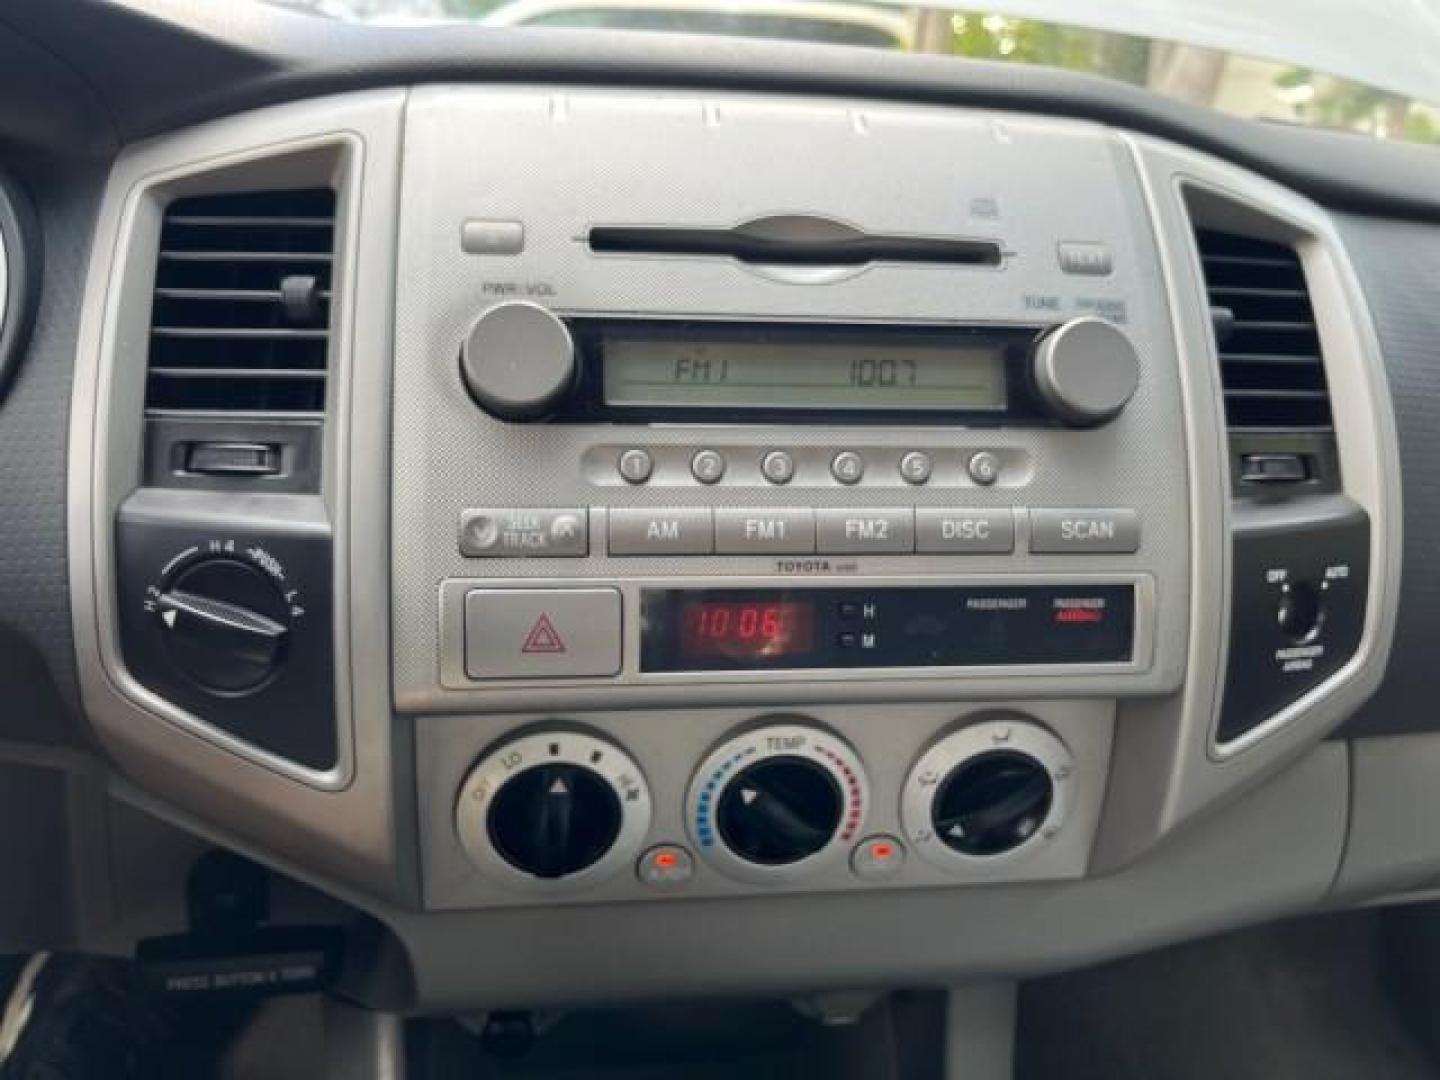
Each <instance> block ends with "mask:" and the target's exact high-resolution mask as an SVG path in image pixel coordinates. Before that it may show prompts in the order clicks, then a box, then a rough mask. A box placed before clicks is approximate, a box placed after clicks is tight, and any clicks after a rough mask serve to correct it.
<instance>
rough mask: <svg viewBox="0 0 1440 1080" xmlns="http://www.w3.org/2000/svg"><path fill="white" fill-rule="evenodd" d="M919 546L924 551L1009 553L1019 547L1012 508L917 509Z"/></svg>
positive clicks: (964, 553) (938, 552) (916, 520)
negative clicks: (1016, 545) (1016, 543)
mask: <svg viewBox="0 0 1440 1080" xmlns="http://www.w3.org/2000/svg"><path fill="white" fill-rule="evenodd" d="M915 550H916V551H918V552H920V553H921V554H922V555H951V554H958V555H1008V554H1010V552H1012V551H1014V550H1015V517H1014V515H1013V514H1011V512H1010V511H1009V510H931V509H928V508H921V509H919V510H916V511H915Z"/></svg>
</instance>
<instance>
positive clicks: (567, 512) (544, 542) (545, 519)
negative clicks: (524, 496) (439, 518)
mask: <svg viewBox="0 0 1440 1080" xmlns="http://www.w3.org/2000/svg"><path fill="white" fill-rule="evenodd" d="M589 550H590V524H589V515H588V513H587V512H586V511H585V510H584V509H583V508H580V507H577V508H575V509H559V510H549V509H517V508H510V509H487V510H465V511H462V512H461V514H460V554H461V555H464V556H466V557H467V558H471V559H527V558H547V559H554V558H567V559H575V558H579V557H580V556H582V555H585V554H586V553H587V552H588V551H589Z"/></svg>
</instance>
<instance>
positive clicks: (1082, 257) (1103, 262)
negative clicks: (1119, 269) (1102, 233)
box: [1056, 241, 1112, 277]
mask: <svg viewBox="0 0 1440 1080" xmlns="http://www.w3.org/2000/svg"><path fill="white" fill-rule="evenodd" d="M1056 251H1057V253H1058V255H1059V258H1060V269H1061V270H1063V271H1064V272H1065V273H1067V274H1081V275H1084V276H1086V277H1105V276H1106V275H1107V274H1109V273H1110V271H1111V269H1112V265H1111V261H1110V249H1109V248H1108V247H1106V246H1105V245H1104V244H1099V243H1089V242H1080V241H1066V242H1063V243H1061V244H1059V245H1058V246H1057V248H1056Z"/></svg>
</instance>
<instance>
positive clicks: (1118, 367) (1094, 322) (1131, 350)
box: [1031, 316, 1140, 427]
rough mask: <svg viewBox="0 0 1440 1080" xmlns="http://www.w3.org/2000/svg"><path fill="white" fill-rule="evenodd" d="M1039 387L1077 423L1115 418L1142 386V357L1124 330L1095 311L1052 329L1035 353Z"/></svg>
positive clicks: (1056, 410)
mask: <svg viewBox="0 0 1440 1080" xmlns="http://www.w3.org/2000/svg"><path fill="white" fill-rule="evenodd" d="M1031 372H1032V374H1033V375H1034V379H1035V389H1036V390H1037V391H1038V392H1039V394H1040V399H1041V401H1042V402H1044V404H1045V406H1046V408H1047V409H1049V411H1050V412H1051V413H1052V414H1053V415H1054V417H1055V418H1056V419H1057V420H1059V421H1061V422H1062V423H1065V424H1069V425H1070V426H1071V427H1095V426H1097V425H1099V424H1103V423H1106V422H1107V421H1110V420H1113V419H1115V417H1117V416H1119V415H1120V412H1121V410H1123V409H1124V408H1125V406H1126V405H1128V404H1129V403H1130V399H1131V398H1132V397H1134V396H1135V391H1136V390H1137V389H1138V388H1139V386H1140V357H1139V355H1138V354H1137V353H1136V351H1135V346H1134V345H1132V344H1131V343H1130V339H1129V338H1128V337H1126V336H1125V333H1124V331H1122V330H1121V329H1120V328H1119V327H1117V326H1116V325H1115V324H1114V323H1109V322H1106V321H1105V320H1104V319H1097V318H1094V317H1092V316H1085V317H1083V318H1079V319H1071V320H1070V321H1069V322H1066V323H1061V324H1060V325H1059V326H1057V327H1055V328H1054V329H1052V330H1049V331H1047V332H1046V333H1045V334H1044V335H1042V336H1041V338H1040V340H1039V341H1037V342H1036V343H1035V348H1034V351H1033V352H1032V353H1031Z"/></svg>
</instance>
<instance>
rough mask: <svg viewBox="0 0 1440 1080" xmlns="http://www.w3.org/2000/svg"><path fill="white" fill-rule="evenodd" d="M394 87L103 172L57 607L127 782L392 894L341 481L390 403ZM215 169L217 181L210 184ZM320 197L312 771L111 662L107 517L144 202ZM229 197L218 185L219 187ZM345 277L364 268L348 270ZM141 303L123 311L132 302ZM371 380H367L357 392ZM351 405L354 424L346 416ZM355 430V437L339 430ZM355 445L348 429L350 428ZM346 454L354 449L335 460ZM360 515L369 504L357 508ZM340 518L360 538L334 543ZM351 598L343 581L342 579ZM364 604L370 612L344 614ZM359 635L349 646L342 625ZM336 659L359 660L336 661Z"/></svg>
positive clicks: (140, 322) (96, 719)
mask: <svg viewBox="0 0 1440 1080" xmlns="http://www.w3.org/2000/svg"><path fill="white" fill-rule="evenodd" d="M404 99H405V95H404V92H401V91H393V90H384V91H370V92H364V93H356V94H351V95H347V96H346V97H344V98H330V99H320V100H318V101H314V102H304V103H300V104H295V105H285V106H278V107H275V108H271V109H262V110H257V111H255V112H252V113H248V114H245V115H243V116H240V117H235V118H232V119H227V120H220V121H216V122H214V123H210V124H205V125H201V126H198V127H195V128H191V129H187V130H185V131H182V132H178V133H176V134H173V135H167V136H161V137H158V138H156V139H153V140H150V141H148V142H143V143H138V144H135V145H133V146H131V147H129V148H127V149H126V150H125V151H123V152H122V153H121V155H120V157H119V158H118V159H117V161H116V163H115V165H114V166H113V168H112V172H111V176H110V181H109V185H108V188H107V191H106V194H105V198H104V202H103V204H102V207H101V212H100V217H99V220H98V224H97V227H96V232H95V238H94V245H93V254H92V259H91V264H90V270H89V278H88V280H87V289H88V295H89V297H90V298H91V302H90V303H88V304H87V305H86V306H85V308H84V310H83V313H82V321H81V327H80V342H79V347H78V350H77V357H76V373H75V387H74V393H73V397H72V402H71V421H70V444H69V451H70V453H69V459H70V470H71V484H70V488H69V496H68V506H67V523H68V529H67V532H68V543H69V564H70V588H71V615H72V623H73V627H74V633H75V641H76V652H77V659H78V663H79V672H80V681H81V695H82V699H83V702H84V705H85V711H86V713H87V715H88V717H89V719H90V721H91V723H92V725H93V727H94V729H95V732H96V734H97V736H98V738H99V740H100V742H101V744H102V746H103V747H104V748H105V750H106V752H107V754H108V756H109V757H110V759H111V760H112V762H113V763H114V764H115V765H116V766H117V767H118V768H119V769H120V770H121V771H122V772H124V773H125V774H126V775H127V776H128V777H129V778H130V779H131V780H133V781H135V782H136V783H139V784H141V785H143V786H144V787H146V788H147V789H148V790H149V791H150V792H151V793H152V794H153V795H155V796H156V797H158V798H160V799H164V800H170V801H171V802H173V803H174V804H175V805H177V806H182V807H184V808H185V809H186V811H187V812H189V813H196V814H200V815H201V816H204V817H208V818H210V819H211V820H213V821H216V822H219V823H222V824H223V827H224V829H225V830H227V831H228V832H229V833H230V834H232V835H234V836H236V837H240V836H244V837H246V838H248V839H249V840H250V841H251V842H256V843H260V844H262V845H263V846H264V847H266V848H268V849H269V850H271V851H272V852H274V853H275V854H276V855H277V857H281V858H283V859H285V860H293V861H302V862H304V863H305V864H307V865H309V866H311V867H313V868H314V869H315V871H316V872H317V873H320V874H322V875H324V876H325V877H327V878H328V879H330V880H331V881H333V882H345V883H349V884H351V885H359V886H361V887H362V888H363V889H364V890H365V891H366V892H368V893H370V894H372V895H379V896H392V897H401V896H404V895H407V894H409V893H413V885H412V884H411V883H409V882H406V881H405V880H404V878H403V877H401V876H400V875H399V873H398V872H397V871H398V870H399V869H400V868H402V867H403V865H404V864H405V861H406V856H405V854H404V853H403V852H399V851H397V845H396V836H395V829H394V823H393V816H394V798H395V785H394V782H393V780H392V776H391V767H390V745H391V734H390V730H389V677H388V671H387V670H386V668H385V666H384V665H383V664H378V663H376V662H375V657H374V655H373V652H374V649H375V648H376V647H377V646H378V647H379V648H380V649H381V651H382V652H383V653H384V655H385V656H386V657H387V658H388V634H387V633H386V628H385V624H386V623H387V622H388V619H387V615H388V603H387V602H386V601H385V600H384V598H383V597H382V596H381V595H379V594H378V592H377V591H376V590H375V585H374V582H375V580H376V578H377V577H380V578H381V580H383V575H384V572H385V567H386V566H387V565H388V532H387V531H386V530H385V528H384V523H385V521H386V520H387V516H386V514H385V511H384V509H383V508H382V507H381V505H380V503H381V500H383V498H384V495H385V492H386V490H387V485H385V484H383V483H380V484H379V485H378V486H379V489H380V490H379V494H378V495H376V494H375V493H374V491H373V489H374V488H375V487H376V486H377V482H376V479H375V476H376V473H375V471H373V470H370V471H366V470H364V469H358V471H357V469H352V468H351V462H352V458H353V459H355V460H356V461H357V462H358V459H359V457H360V456H361V455H362V454H363V453H364V452H365V447H367V446H371V445H373V444H375V443H377V442H383V440H382V439H380V438H379V437H377V434H376V433H377V431H379V430H383V425H384V424H385V423H386V422H387V421H386V415H387V411H388V350H386V349H385V348H384V347H382V344H381V343H383V342H384V341H385V340H386V339H387V338H388V333H389V326H390V306H389V302H388V294H389V290H390V288H391V285H390V282H392V281H393V271H392V270H391V269H390V267H391V265H392V260H391V252H392V251H393V243H394V236H393V232H392V233H391V234H389V235H387V233H386V231H385V230H384V229H375V228H367V229H365V230H361V228H360V224H361V220H362V217H364V218H367V219H369V220H372V221H373V220H377V219H378V220H381V221H389V220H393V217H394V210H393V208H394V204H395V202H396V201H397V199H398V183H399V162H398V158H399V145H400V128H401V121H402V115H403V105H404ZM217 177H219V179H217ZM322 178H324V179H328V180H329V181H330V182H333V183H335V184H336V187H337V195H338V196H339V199H338V205H337V251H338V256H339V257H338V259H337V263H336V275H337V286H336V288H337V295H343V297H344V300H343V301H342V303H341V305H340V308H339V311H338V313H337V315H338V317H337V319H336V320H335V325H334V327H333V339H332V347H331V348H332V366H331V377H330V390H329V395H330V397H329V401H328V403H327V415H328V416H329V417H330V422H329V423H328V424H327V428H326V436H325V438H326V471H325V476H324V479H323V481H322V490H321V499H322V500H323V503H324V506H325V508H326V511H327V514H328V517H329V519H330V522H331V527H332V529H333V581H332V584H333V588H334V595H335V605H336V607H335V664H336V667H335V673H336V674H335V678H336V698H337V702H336V705H337V708H336V715H337V722H338V724H339V726H340V731H341V758H340V762H339V764H338V765H337V767H336V768H335V769H333V770H328V771H316V770H309V769H305V768H303V767H300V766H297V765H295V764H294V763H293V762H288V761H284V760H282V759H280V758H277V757H276V756H275V755H273V754H270V753H268V752H266V751H263V750H259V749H258V748H256V747H253V746H250V745H248V744H245V743H244V742H242V741H240V740H237V739H235V738H233V737H231V736H228V735H226V734H225V733H223V732H217V731H216V730H215V729H213V728H211V727H210V726H209V725H207V724H205V723H204V722H203V721H201V720H199V719H197V718H195V717H191V716H189V715H188V714H186V713H184V712H182V711H181V710H178V709H175V708H174V707H171V706H169V705H168V704H167V703H165V702H163V701H161V700H159V698H157V697H156V696H155V695H153V694H151V693H150V692H149V691H146V690H145V689H144V688H143V687H140V686H139V685H138V684H137V683H136V682H135V680H134V679H133V678H131V676H130V675H129V673H128V672H127V671H126V669H125V667H124V664H123V661H122V659H121V655H120V650H119V648H118V642H117V640H116V628H115V620H114V605H115V602H116V597H115V590H114V568H113V557H114V524H113V522H114V514H115V511H116V509H117V508H118V506H119V504H120V502H121V501H122V500H123V499H124V498H125V497H126V496H127V495H128V494H129V493H130V492H131V491H132V490H133V489H134V488H135V487H137V486H138V482H139V463H140V446H141V438H142V432H143V426H142V423H141V419H142V416H143V386H144V381H145V380H144V356H145V350H144V349H143V346H137V342H143V340H144V337H143V335H144V332H145V329H146V328H145V322H146V318H147V316H148V312H149V302H148V295H149V290H150V287H151V285H152V283H153V280H154V248H155V242H156V241H157V239H158V235H159V222H160V212H159V210H160V203H159V200H158V198H157V196H156V195H155V194H154V193H155V192H156V191H157V190H159V189H160V188H162V186H163V188H164V191H165V194H166V195H168V196H170V197H173V196H174V195H175V194H188V193H190V192H191V191H215V190H226V188H225V186H224V185H225V184H227V183H229V184H237V183H238V184H241V185H242V186H249V185H252V184H254V183H256V182H260V183H276V182H278V183H286V182H292V181H293V182H299V183H313V182H316V181H317V179H321V180H322V182H323V179H322ZM231 190H234V188H233V187H232V188H231ZM362 266H363V267H364V269H363V272H362V269H361V268H362ZM137 300H138V302H137ZM372 385H373V388H372ZM352 413H353V417H352ZM356 429H358V430H356ZM362 433H363V434H362ZM354 443H358V444H359V445H360V449H359V450H358V451H355V450H352V444H354ZM367 507H368V508H369V510H368V511H367ZM352 519H353V520H354V521H355V522H356V523H358V526H357V527H358V535H363V536H365V537H366V538H367V543H366V544H365V545H361V546H360V547H358V548H356V547H355V546H353V545H351V544H350V542H349V537H350V536H351V534H352V531H353V529H352ZM352 586H353V587H352ZM367 604H376V605H378V608H377V610H376V611H375V612H373V613H367V612H366V611H359V610H356V609H357V607H364V606H365V605H367ZM356 626H363V627H365V629H366V634H365V635H358V634H357V633H356V632H355V627H356ZM352 650H356V651H357V653H358V652H363V653H364V654H365V655H364V658H363V659H362V658H361V657H360V656H359V655H356V656H354V657H353V658H352Z"/></svg>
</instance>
